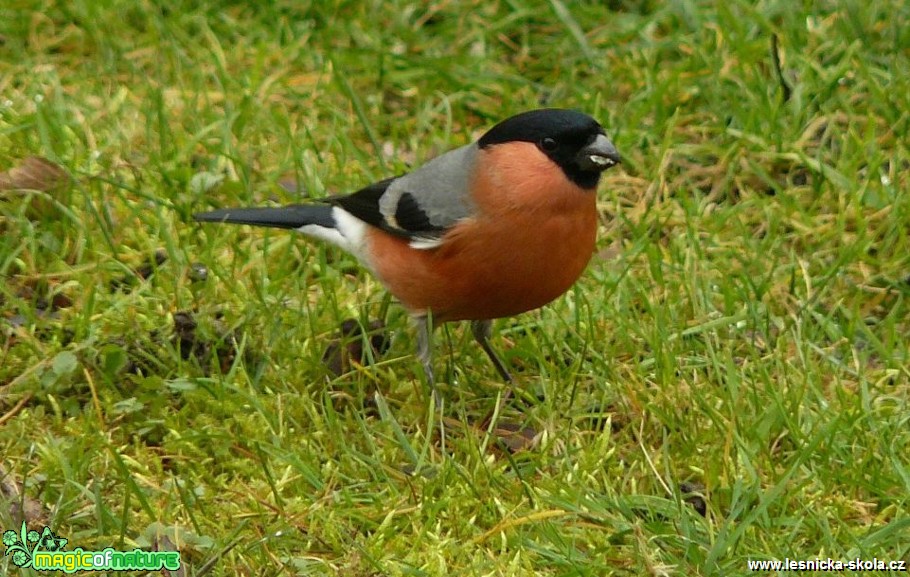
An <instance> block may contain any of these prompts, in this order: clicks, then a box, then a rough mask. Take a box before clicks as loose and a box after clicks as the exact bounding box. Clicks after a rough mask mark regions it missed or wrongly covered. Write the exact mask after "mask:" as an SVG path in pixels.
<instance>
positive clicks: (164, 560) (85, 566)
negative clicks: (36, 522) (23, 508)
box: [3, 521, 180, 573]
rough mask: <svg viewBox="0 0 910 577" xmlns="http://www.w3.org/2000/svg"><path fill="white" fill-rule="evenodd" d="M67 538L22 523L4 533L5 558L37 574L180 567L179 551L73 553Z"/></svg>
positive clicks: (112, 549) (45, 529) (47, 529)
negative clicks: (40, 572) (36, 529)
mask: <svg viewBox="0 0 910 577" xmlns="http://www.w3.org/2000/svg"><path fill="white" fill-rule="evenodd" d="M68 542H69V540H68V539H64V538H62V537H58V536H57V535H55V534H54V532H53V531H51V530H50V528H49V527H44V530H43V531H41V532H40V533H39V532H38V531H35V530H29V529H28V527H27V526H26V524H25V521H23V522H22V527H21V528H20V529H19V531H18V532H16V531H15V530H13V529H10V530H8V531H4V532H3V545H5V546H6V552H5V553H4V556H9V557H10V558H11V559H10V560H11V561H12V562H13V565H15V566H16V567H20V568H22V569H28V568H32V569H34V570H36V571H63V572H65V573H75V572H76V571H160V570H162V569H169V570H172V571H174V570H177V569H179V568H180V552H179V551H144V550H142V549H133V550H132V551H118V550H116V549H114V548H113V547H107V548H105V549H102V550H101V551H85V550H83V549H82V547H76V549H74V550H73V551H64V550H63V549H64V547H66V544H67V543H68Z"/></svg>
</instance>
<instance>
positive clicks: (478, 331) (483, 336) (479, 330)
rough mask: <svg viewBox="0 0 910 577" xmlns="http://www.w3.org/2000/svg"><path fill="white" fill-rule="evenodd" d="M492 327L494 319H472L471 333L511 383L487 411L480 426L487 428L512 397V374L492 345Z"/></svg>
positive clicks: (508, 383) (505, 378) (506, 380)
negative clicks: (490, 409)
mask: <svg viewBox="0 0 910 577" xmlns="http://www.w3.org/2000/svg"><path fill="white" fill-rule="evenodd" d="M492 328H493V321H491V320H485V321H471V334H473V335H474V340H476V341H477V342H478V343H479V344H480V348H482V349H483V352H485V353H487V356H488V357H490V361H491V362H492V363H493V366H494V367H496V370H497V371H498V372H499V375H500V376H501V377H502V378H503V380H504V381H505V382H506V384H507V385H509V386H508V387H507V388H506V391H505V392H504V393H503V394H502V395H501V396H500V397H499V401H497V403H496V407H494V408H493V410H492V411H490V412H489V413H487V416H486V417H484V418H483V420H482V421H481V422H480V428H481V429H485V430H486V429H489V428H490V424H491V422H492V421H493V419H494V417H496V416H497V415H499V413H500V411H501V410H502V407H503V405H505V404H506V402H507V401H508V400H509V399H510V398H511V397H512V375H510V374H509V371H508V370H506V366H505V365H504V364H503V363H502V361H501V360H499V357H498V356H496V351H494V350H493V347H491V346H490V333H491V331H492Z"/></svg>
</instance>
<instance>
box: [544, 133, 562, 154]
mask: <svg viewBox="0 0 910 577" xmlns="http://www.w3.org/2000/svg"><path fill="white" fill-rule="evenodd" d="M558 147H559V144H557V143H556V141H555V140H554V139H552V138H550V137H549V136H548V137H546V138H544V139H543V140H541V141H540V148H542V149H543V150H545V151H546V152H553V151H554V150H556V149H557V148H558Z"/></svg>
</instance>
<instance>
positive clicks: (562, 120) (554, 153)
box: [477, 108, 620, 189]
mask: <svg viewBox="0 0 910 577" xmlns="http://www.w3.org/2000/svg"><path fill="white" fill-rule="evenodd" d="M516 141H520V142H532V143H534V144H536V145H537V148H539V149H540V150H541V152H543V153H544V154H546V155H547V156H548V157H549V158H550V159H551V160H552V161H553V162H555V163H556V164H557V165H558V166H559V167H560V168H562V170H563V172H565V174H566V176H567V177H568V178H569V180H571V181H572V182H574V183H575V184H577V185H579V186H581V187H582V188H588V189H592V188H596V187H597V183H598V181H599V180H600V173H601V172H603V171H604V170H606V169H608V168H610V167H611V166H615V165H616V164H618V163H619V162H620V157H619V153H618V152H617V151H616V147H615V146H613V143H612V142H610V140H609V139H608V138H607V136H606V134H605V133H604V129H603V127H602V126H601V125H600V124H598V123H597V121H596V120H594V119H593V118H591V117H590V116H588V115H587V114H583V113H581V112H576V111H574V110H562V109H559V108H544V109H541V110H531V111H529V112H523V113H521V114H517V115H515V116H512V117H511V118H507V119H505V120H503V121H502V122H500V123H499V124H497V125H496V126H494V127H493V128H491V129H490V130H488V131H487V133H486V134H484V135H483V136H482V137H481V138H480V140H479V141H477V145H478V146H479V147H480V148H486V147H488V146H493V145H496V144H504V143H506V142H516Z"/></svg>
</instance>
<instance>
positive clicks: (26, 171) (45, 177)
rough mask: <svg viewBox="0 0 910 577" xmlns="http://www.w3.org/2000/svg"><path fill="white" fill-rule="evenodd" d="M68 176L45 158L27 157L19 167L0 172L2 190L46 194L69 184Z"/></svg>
mask: <svg viewBox="0 0 910 577" xmlns="http://www.w3.org/2000/svg"><path fill="white" fill-rule="evenodd" d="M69 179H70V177H69V174H67V173H66V171H65V170H63V169H62V168H60V166H58V165H57V164H54V163H53V162H51V161H50V160H48V159H46V158H42V157H40V156H29V157H28V158H26V159H25V160H23V161H22V164H20V165H19V166H14V167H12V168H10V169H9V170H7V171H5V172H0V191H2V190H40V191H42V192H47V191H50V190H54V189H55V188H58V187H60V186H63V185H64V184H66V183H67V182H69Z"/></svg>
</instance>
